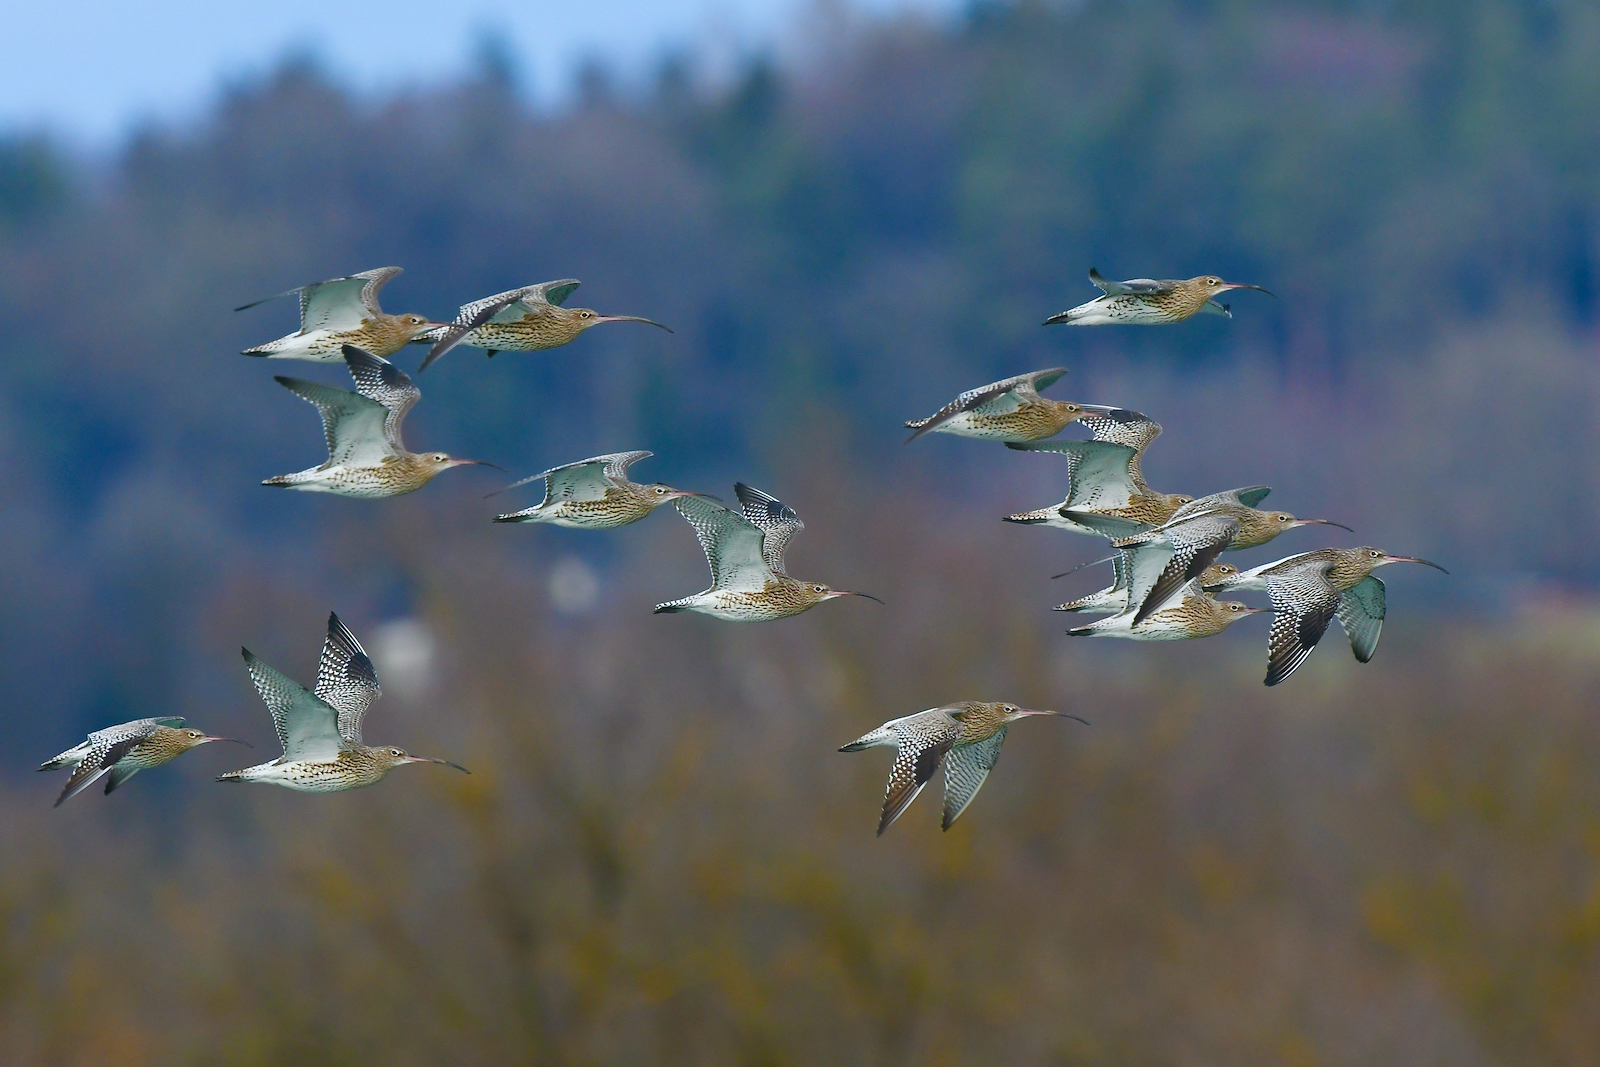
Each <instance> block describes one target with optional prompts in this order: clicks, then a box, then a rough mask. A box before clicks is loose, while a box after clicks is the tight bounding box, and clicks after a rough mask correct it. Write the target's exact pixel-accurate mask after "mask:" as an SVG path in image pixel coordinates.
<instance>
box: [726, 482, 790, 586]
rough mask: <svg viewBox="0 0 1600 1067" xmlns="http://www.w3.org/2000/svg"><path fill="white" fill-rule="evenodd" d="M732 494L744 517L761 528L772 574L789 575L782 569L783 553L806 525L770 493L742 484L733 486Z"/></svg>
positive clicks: (763, 553) (765, 553)
mask: <svg viewBox="0 0 1600 1067" xmlns="http://www.w3.org/2000/svg"><path fill="white" fill-rule="evenodd" d="M733 491H734V493H735V494H736V495H737V496H738V497H739V507H740V508H741V509H742V510H743V511H744V517H745V518H747V519H749V520H750V521H751V522H752V523H754V524H755V525H756V526H758V527H759V528H760V529H761V533H762V535H763V538H762V548H761V556H762V558H763V559H764V560H765V561H766V564H767V566H768V567H769V568H770V569H771V570H772V573H773V574H782V575H787V574H788V573H789V572H788V571H786V570H784V569H783V553H784V551H785V550H786V549H787V548H788V547H789V540H790V538H792V537H794V535H795V534H797V533H799V532H800V531H801V530H804V529H805V528H806V524H805V523H803V522H801V521H800V516H798V515H796V514H795V513H794V508H791V507H790V506H789V505H787V504H785V503H784V502H783V501H781V500H779V499H778V498H777V497H775V496H773V495H772V494H770V493H763V492H762V491H761V490H759V489H755V488H752V487H750V486H748V485H745V484H744V483H743V482H735V483H733Z"/></svg>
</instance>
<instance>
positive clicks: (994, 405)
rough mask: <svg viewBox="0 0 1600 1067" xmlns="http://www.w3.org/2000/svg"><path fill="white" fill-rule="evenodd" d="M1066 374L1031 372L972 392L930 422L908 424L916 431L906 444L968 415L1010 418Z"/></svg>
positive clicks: (1061, 370)
mask: <svg viewBox="0 0 1600 1067" xmlns="http://www.w3.org/2000/svg"><path fill="white" fill-rule="evenodd" d="M1066 373H1067V368H1065V367H1051V368H1049V369H1048V370H1036V371H1030V372H1029V373H1027V374H1018V375H1016V376H1015V377H1011V378H1006V379H1004V380H1002V381H998V382H991V383H990V384H988V385H980V386H978V388H976V389H968V390H967V391H966V392H964V393H962V394H961V395H960V396H958V397H956V398H955V399H954V400H952V401H950V403H948V404H946V405H945V406H944V407H942V408H940V409H939V410H938V411H936V412H934V413H933V414H932V415H930V416H929V417H928V418H926V419H916V420H913V421H911V422H908V423H906V429H908V430H915V431H916V432H915V433H913V434H912V435H911V436H910V437H908V438H907V439H906V440H907V442H910V441H915V440H916V439H917V438H918V437H921V436H922V435H923V434H925V433H927V432H928V431H929V430H932V429H935V428H936V427H938V426H941V425H943V424H944V423H946V422H949V421H950V420H951V419H953V418H955V417H956V416H957V415H960V414H961V413H962V412H965V411H971V412H975V413H981V414H984V415H1006V414H1009V413H1011V412H1013V411H1015V410H1017V408H1019V407H1021V406H1022V405H1023V403H1025V402H1026V401H1029V400H1037V399H1038V398H1039V390H1040V389H1044V388H1047V387H1049V386H1050V385H1052V384H1053V383H1054V382H1055V381H1056V380H1057V379H1059V378H1060V377H1061V376H1062V375H1064V374H1066Z"/></svg>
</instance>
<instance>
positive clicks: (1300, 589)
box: [1266, 567, 1340, 685]
mask: <svg viewBox="0 0 1600 1067" xmlns="http://www.w3.org/2000/svg"><path fill="white" fill-rule="evenodd" d="M1267 595H1268V596H1270V597H1271V598H1272V610H1273V616H1272V628H1271V629H1270V630H1268V631H1267V677H1266V684H1267V685H1277V684H1278V683H1279V682H1281V681H1283V680H1284V679H1286V678H1288V677H1289V675H1291V674H1293V673H1294V672H1295V670H1296V668H1298V667H1299V666H1300V664H1302V663H1304V662H1305V661H1306V657H1307V656H1309V655H1311V650H1312V649H1314V648H1316V647H1317V642H1318V641H1320V640H1322V635H1323V634H1324V633H1326V632H1327V629H1328V623H1329V622H1330V621H1332V619H1333V616H1334V613H1335V612H1336V611H1337V610H1338V608H1339V599H1340V598H1339V593H1338V591H1337V590H1335V589H1334V588H1333V586H1331V585H1329V584H1328V580H1327V577H1326V576H1325V574H1324V573H1323V571H1321V570H1319V569H1317V568H1315V567H1297V568H1294V569H1293V570H1290V571H1288V572H1287V573H1285V574H1283V575H1280V576H1273V577H1272V578H1270V579H1268V581H1267Z"/></svg>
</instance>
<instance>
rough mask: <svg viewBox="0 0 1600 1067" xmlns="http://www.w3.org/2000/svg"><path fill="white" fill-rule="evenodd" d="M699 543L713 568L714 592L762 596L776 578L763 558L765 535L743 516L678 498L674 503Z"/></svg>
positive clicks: (715, 505) (711, 503)
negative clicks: (733, 592)
mask: <svg viewBox="0 0 1600 1067" xmlns="http://www.w3.org/2000/svg"><path fill="white" fill-rule="evenodd" d="M672 504H673V506H674V507H675V508H677V509H678V514H680V515H682V516H683V517H684V518H685V519H686V520H688V523H689V525H690V526H692V527H694V532H695V536H696V537H698V538H699V539H700V547H701V548H702V549H704V550H705V554H706V562H707V563H708V564H710V566H711V586H712V588H713V589H727V590H734V591H742V592H759V591H761V590H762V589H765V588H766V586H767V582H768V581H770V580H771V579H772V577H773V574H772V570H771V568H769V567H768V566H767V561H766V559H765V558H764V557H763V556H762V546H763V543H764V542H765V541H766V535H765V534H764V533H763V532H762V530H761V528H760V527H759V526H757V525H755V524H754V523H752V522H751V521H750V520H749V519H747V518H745V517H744V516H743V515H740V514H738V513H737V512H734V511H730V510H729V509H728V508H725V507H723V506H722V505H721V504H718V503H717V502H716V501H714V500H707V499H706V498H705V497H698V496H686V497H679V498H678V499H676V500H674V501H673V502H672Z"/></svg>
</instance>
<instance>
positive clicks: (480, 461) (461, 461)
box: [449, 459, 510, 492]
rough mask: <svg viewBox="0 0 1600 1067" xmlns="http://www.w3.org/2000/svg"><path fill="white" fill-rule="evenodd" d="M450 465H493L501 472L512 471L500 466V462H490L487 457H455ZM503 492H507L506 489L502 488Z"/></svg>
mask: <svg viewBox="0 0 1600 1067" xmlns="http://www.w3.org/2000/svg"><path fill="white" fill-rule="evenodd" d="M449 465H450V466H452V467H466V466H474V467H493V468H494V469H495V470H497V471H499V472H500V473H501V474H509V473H510V472H509V471H507V470H506V469H505V468H504V467H502V466H500V464H498V463H490V462H489V461H488V460H486V459H453V460H451V461H450V464H449ZM507 488H510V486H507ZM501 492H505V490H504V489H502V490H501Z"/></svg>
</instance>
